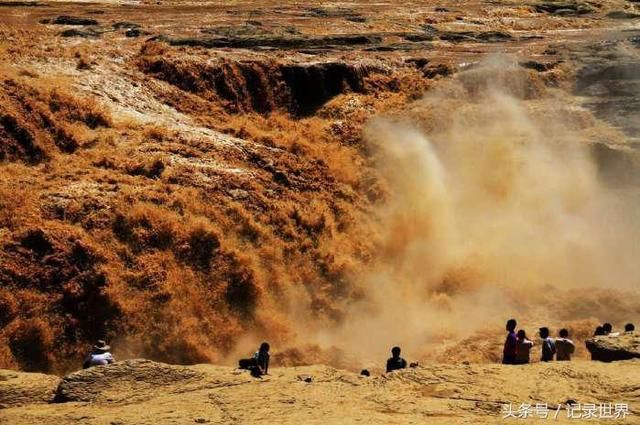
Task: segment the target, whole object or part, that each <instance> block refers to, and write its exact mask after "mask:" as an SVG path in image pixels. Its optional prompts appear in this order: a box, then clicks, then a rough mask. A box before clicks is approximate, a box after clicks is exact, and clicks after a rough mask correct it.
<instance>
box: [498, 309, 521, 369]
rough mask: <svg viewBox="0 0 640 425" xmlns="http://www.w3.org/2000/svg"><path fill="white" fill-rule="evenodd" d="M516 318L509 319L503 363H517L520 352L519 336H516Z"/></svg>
mask: <svg viewBox="0 0 640 425" xmlns="http://www.w3.org/2000/svg"><path fill="white" fill-rule="evenodd" d="M517 325H518V322H516V319H509V320H507V326H506V328H507V332H508V333H507V339H506V340H505V341H504V349H503V350H502V364H516V353H517V352H518V337H517V336H516V326H517Z"/></svg>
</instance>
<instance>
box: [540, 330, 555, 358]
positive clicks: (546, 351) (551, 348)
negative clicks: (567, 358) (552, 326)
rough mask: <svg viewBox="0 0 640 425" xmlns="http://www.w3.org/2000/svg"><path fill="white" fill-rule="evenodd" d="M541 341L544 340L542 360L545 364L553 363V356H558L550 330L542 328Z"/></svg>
mask: <svg viewBox="0 0 640 425" xmlns="http://www.w3.org/2000/svg"><path fill="white" fill-rule="evenodd" d="M540 339H541V340H542V358H541V359H540V360H542V361H543V362H552V361H553V356H554V355H555V354H556V344H555V343H554V342H553V339H552V338H551V337H550V336H549V328H546V327H545V328H540Z"/></svg>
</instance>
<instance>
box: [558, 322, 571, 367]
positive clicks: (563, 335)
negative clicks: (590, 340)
mask: <svg viewBox="0 0 640 425" xmlns="http://www.w3.org/2000/svg"><path fill="white" fill-rule="evenodd" d="M556 351H557V354H556V360H558V361H569V360H571V355H572V354H573V353H574V352H575V351H576V345H575V344H574V343H573V341H571V340H570V339H569V331H568V330H566V329H560V338H556Z"/></svg>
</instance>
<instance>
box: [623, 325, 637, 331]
mask: <svg viewBox="0 0 640 425" xmlns="http://www.w3.org/2000/svg"><path fill="white" fill-rule="evenodd" d="M635 330H636V327H635V326H634V325H633V323H627V324H626V325H624V332H625V333H628V334H630V333H633V332H634V331H635Z"/></svg>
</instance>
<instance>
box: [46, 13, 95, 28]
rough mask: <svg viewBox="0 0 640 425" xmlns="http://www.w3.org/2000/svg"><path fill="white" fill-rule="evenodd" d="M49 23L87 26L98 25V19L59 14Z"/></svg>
mask: <svg viewBox="0 0 640 425" xmlns="http://www.w3.org/2000/svg"><path fill="white" fill-rule="evenodd" d="M51 24H53V25H77V26H87V25H98V21H96V20H95V19H91V18H81V17H77V16H67V15H61V16H58V17H57V18H56V19H54V20H53V21H51Z"/></svg>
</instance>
